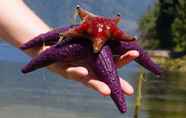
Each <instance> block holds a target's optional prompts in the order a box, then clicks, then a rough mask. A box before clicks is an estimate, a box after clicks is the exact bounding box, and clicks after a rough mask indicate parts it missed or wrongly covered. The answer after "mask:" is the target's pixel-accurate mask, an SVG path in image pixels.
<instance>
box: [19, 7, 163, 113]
mask: <svg viewBox="0 0 186 118" xmlns="http://www.w3.org/2000/svg"><path fill="white" fill-rule="evenodd" d="M78 10H80V8H79V7H78ZM80 11H81V12H79V14H80V17H82V18H83V19H84V20H85V19H86V20H87V19H89V17H90V18H92V17H93V16H94V18H95V19H96V22H92V21H91V20H90V21H91V22H89V20H87V21H84V22H88V24H89V27H90V26H91V28H92V29H91V30H92V31H93V32H94V33H93V34H94V35H93V34H92V33H90V32H91V31H86V30H90V28H88V29H83V30H82V29H81V28H80V27H84V25H85V24H87V23H85V24H84V23H83V24H80V25H74V26H70V27H66V28H56V29H54V30H52V31H50V32H47V33H44V34H41V35H39V36H37V37H35V38H34V39H33V40H31V41H29V42H27V43H25V44H24V45H22V46H21V49H29V48H34V47H40V46H42V45H43V43H44V44H45V45H51V47H50V48H48V49H46V50H45V51H44V52H42V53H40V54H39V55H38V56H37V57H35V58H33V59H32V60H31V61H30V62H29V63H28V64H27V65H26V66H25V67H24V68H23V69H22V72H23V73H28V72H31V71H34V70H36V69H39V68H42V67H45V66H48V65H50V64H53V63H55V62H61V63H67V62H74V61H77V60H85V61H86V62H87V63H88V64H89V65H90V66H91V67H92V69H93V71H94V72H95V74H96V75H97V77H98V79H100V80H101V81H103V82H105V83H106V84H107V85H108V86H109V87H110V89H111V97H112V99H113V101H114V102H115V104H116V105H117V107H118V109H119V110H120V112H122V113H124V112H126V111H127V107H126V103H125V99H124V95H123V93H122V90H121V86H120V82H119V77H118V74H117V69H116V65H115V64H114V61H113V57H112V53H113V54H114V55H122V54H123V53H125V52H126V51H128V50H138V51H139V54H140V55H139V57H138V58H137V59H136V62H137V63H139V64H141V65H142V66H144V67H145V68H147V69H149V70H150V71H151V72H153V73H154V74H156V75H160V74H161V71H160V68H159V66H158V65H156V64H154V63H153V61H152V60H151V59H150V57H149V56H148V55H147V53H145V51H144V50H143V49H142V48H140V47H139V45H138V44H137V42H136V41H133V42H126V41H121V40H133V38H131V36H129V35H127V34H126V33H123V32H121V30H114V31H116V32H114V33H113V32H112V33H110V30H109V31H108V29H107V28H105V27H107V26H108V25H107V23H109V22H110V20H109V22H107V20H108V19H107V18H103V17H97V16H96V17H95V15H93V14H92V13H89V12H87V11H85V10H82V9H81V10H80ZM87 14H88V16H87ZM99 18H100V19H101V20H100V19H99ZM97 19H99V20H100V21H101V22H102V23H104V25H103V27H104V28H102V29H101V30H102V33H100V32H99V30H100V27H93V26H98V25H100V22H97ZM99 20H98V21H99ZM105 21H106V22H105ZM115 21H118V18H116V19H115ZM112 22H113V20H112ZM101 27H102V26H101ZM109 27H110V29H112V30H111V31H113V29H115V25H109ZM77 29H79V30H77ZM80 29H81V30H80ZM94 30H96V31H94ZM74 31H75V33H74ZM77 31H78V33H77ZM103 32H107V34H105V33H103ZM61 34H62V36H61ZM103 34H104V35H103ZM111 34H112V35H111ZM102 35H103V36H102ZM95 37H99V38H100V37H101V40H99V41H101V44H100V43H98V42H99V41H98V40H97V39H95ZM60 38H62V40H61V41H60V42H59V41H58V40H59V39H60ZM89 39H90V40H89ZM108 39H114V40H109V41H107V40H108ZM115 39H116V40H115ZM119 40H120V41H119ZM97 41H98V42H97ZM92 44H93V47H92ZM97 44H98V45H97ZM95 52H96V53H95Z"/></svg>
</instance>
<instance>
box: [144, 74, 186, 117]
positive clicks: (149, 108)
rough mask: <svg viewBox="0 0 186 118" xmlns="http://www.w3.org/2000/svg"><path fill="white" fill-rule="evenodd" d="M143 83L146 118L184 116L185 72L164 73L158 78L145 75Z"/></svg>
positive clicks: (185, 98)
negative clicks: (145, 78)
mask: <svg viewBox="0 0 186 118" xmlns="http://www.w3.org/2000/svg"><path fill="white" fill-rule="evenodd" d="M147 78H148V81H146V82H145V84H144V98H143V102H144V107H143V110H144V111H145V112H147V113H148V118H185V117H186V87H185V86H186V74H185V73H178V72H177V73H176V72H172V73H166V75H165V76H164V77H162V78H160V79H155V78H154V77H153V76H152V75H148V76H147Z"/></svg>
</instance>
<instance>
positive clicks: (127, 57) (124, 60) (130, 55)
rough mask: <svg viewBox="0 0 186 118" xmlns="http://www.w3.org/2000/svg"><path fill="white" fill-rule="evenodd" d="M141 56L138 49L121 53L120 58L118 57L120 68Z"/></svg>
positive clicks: (117, 63)
mask: <svg viewBox="0 0 186 118" xmlns="http://www.w3.org/2000/svg"><path fill="white" fill-rule="evenodd" d="M138 56H139V52H138V51H136V50H130V51H128V52H126V53H125V54H123V55H121V56H120V57H119V58H118V59H116V65H117V67H118V68H121V67H122V66H123V65H125V64H128V63H129V62H131V61H132V60H134V59H135V58H137V57H138Z"/></svg>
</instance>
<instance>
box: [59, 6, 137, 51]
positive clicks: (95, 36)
mask: <svg viewBox="0 0 186 118" xmlns="http://www.w3.org/2000/svg"><path fill="white" fill-rule="evenodd" d="M76 11H77V13H78V14H79V16H80V18H81V19H82V21H83V22H82V23H81V24H80V25H79V26H77V27H74V28H70V29H69V30H66V31H65V32H63V33H61V34H60V35H61V40H63V38H64V37H75V38H77V37H79V38H84V37H86V38H87V37H88V39H90V40H91V41H92V44H93V49H94V52H95V53H97V52H99V51H100V50H101V48H102V47H103V45H104V44H105V42H106V41H107V40H109V39H116V40H120V41H133V40H135V37H132V36H130V35H128V34H127V33H126V32H124V31H122V30H121V29H119V28H118V27H117V24H118V22H119V21H120V15H119V14H118V15H117V16H116V17H115V18H113V19H111V18H107V17H103V16H97V15H95V14H93V13H90V12H88V11H87V10H85V9H82V8H81V7H80V6H79V5H77V7H76Z"/></svg>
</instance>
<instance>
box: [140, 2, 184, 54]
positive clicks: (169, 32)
mask: <svg viewBox="0 0 186 118" xmlns="http://www.w3.org/2000/svg"><path fill="white" fill-rule="evenodd" d="M185 12H186V1H185V0H159V2H157V3H156V5H155V6H154V7H153V8H152V9H150V10H149V11H148V12H147V13H146V14H145V15H144V17H143V18H142V19H141V20H140V23H139V29H140V31H141V38H142V41H143V43H142V44H144V46H145V47H147V48H151V49H157V48H161V49H169V50H176V51H184V50H186V34H185V32H186V13H185Z"/></svg>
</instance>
